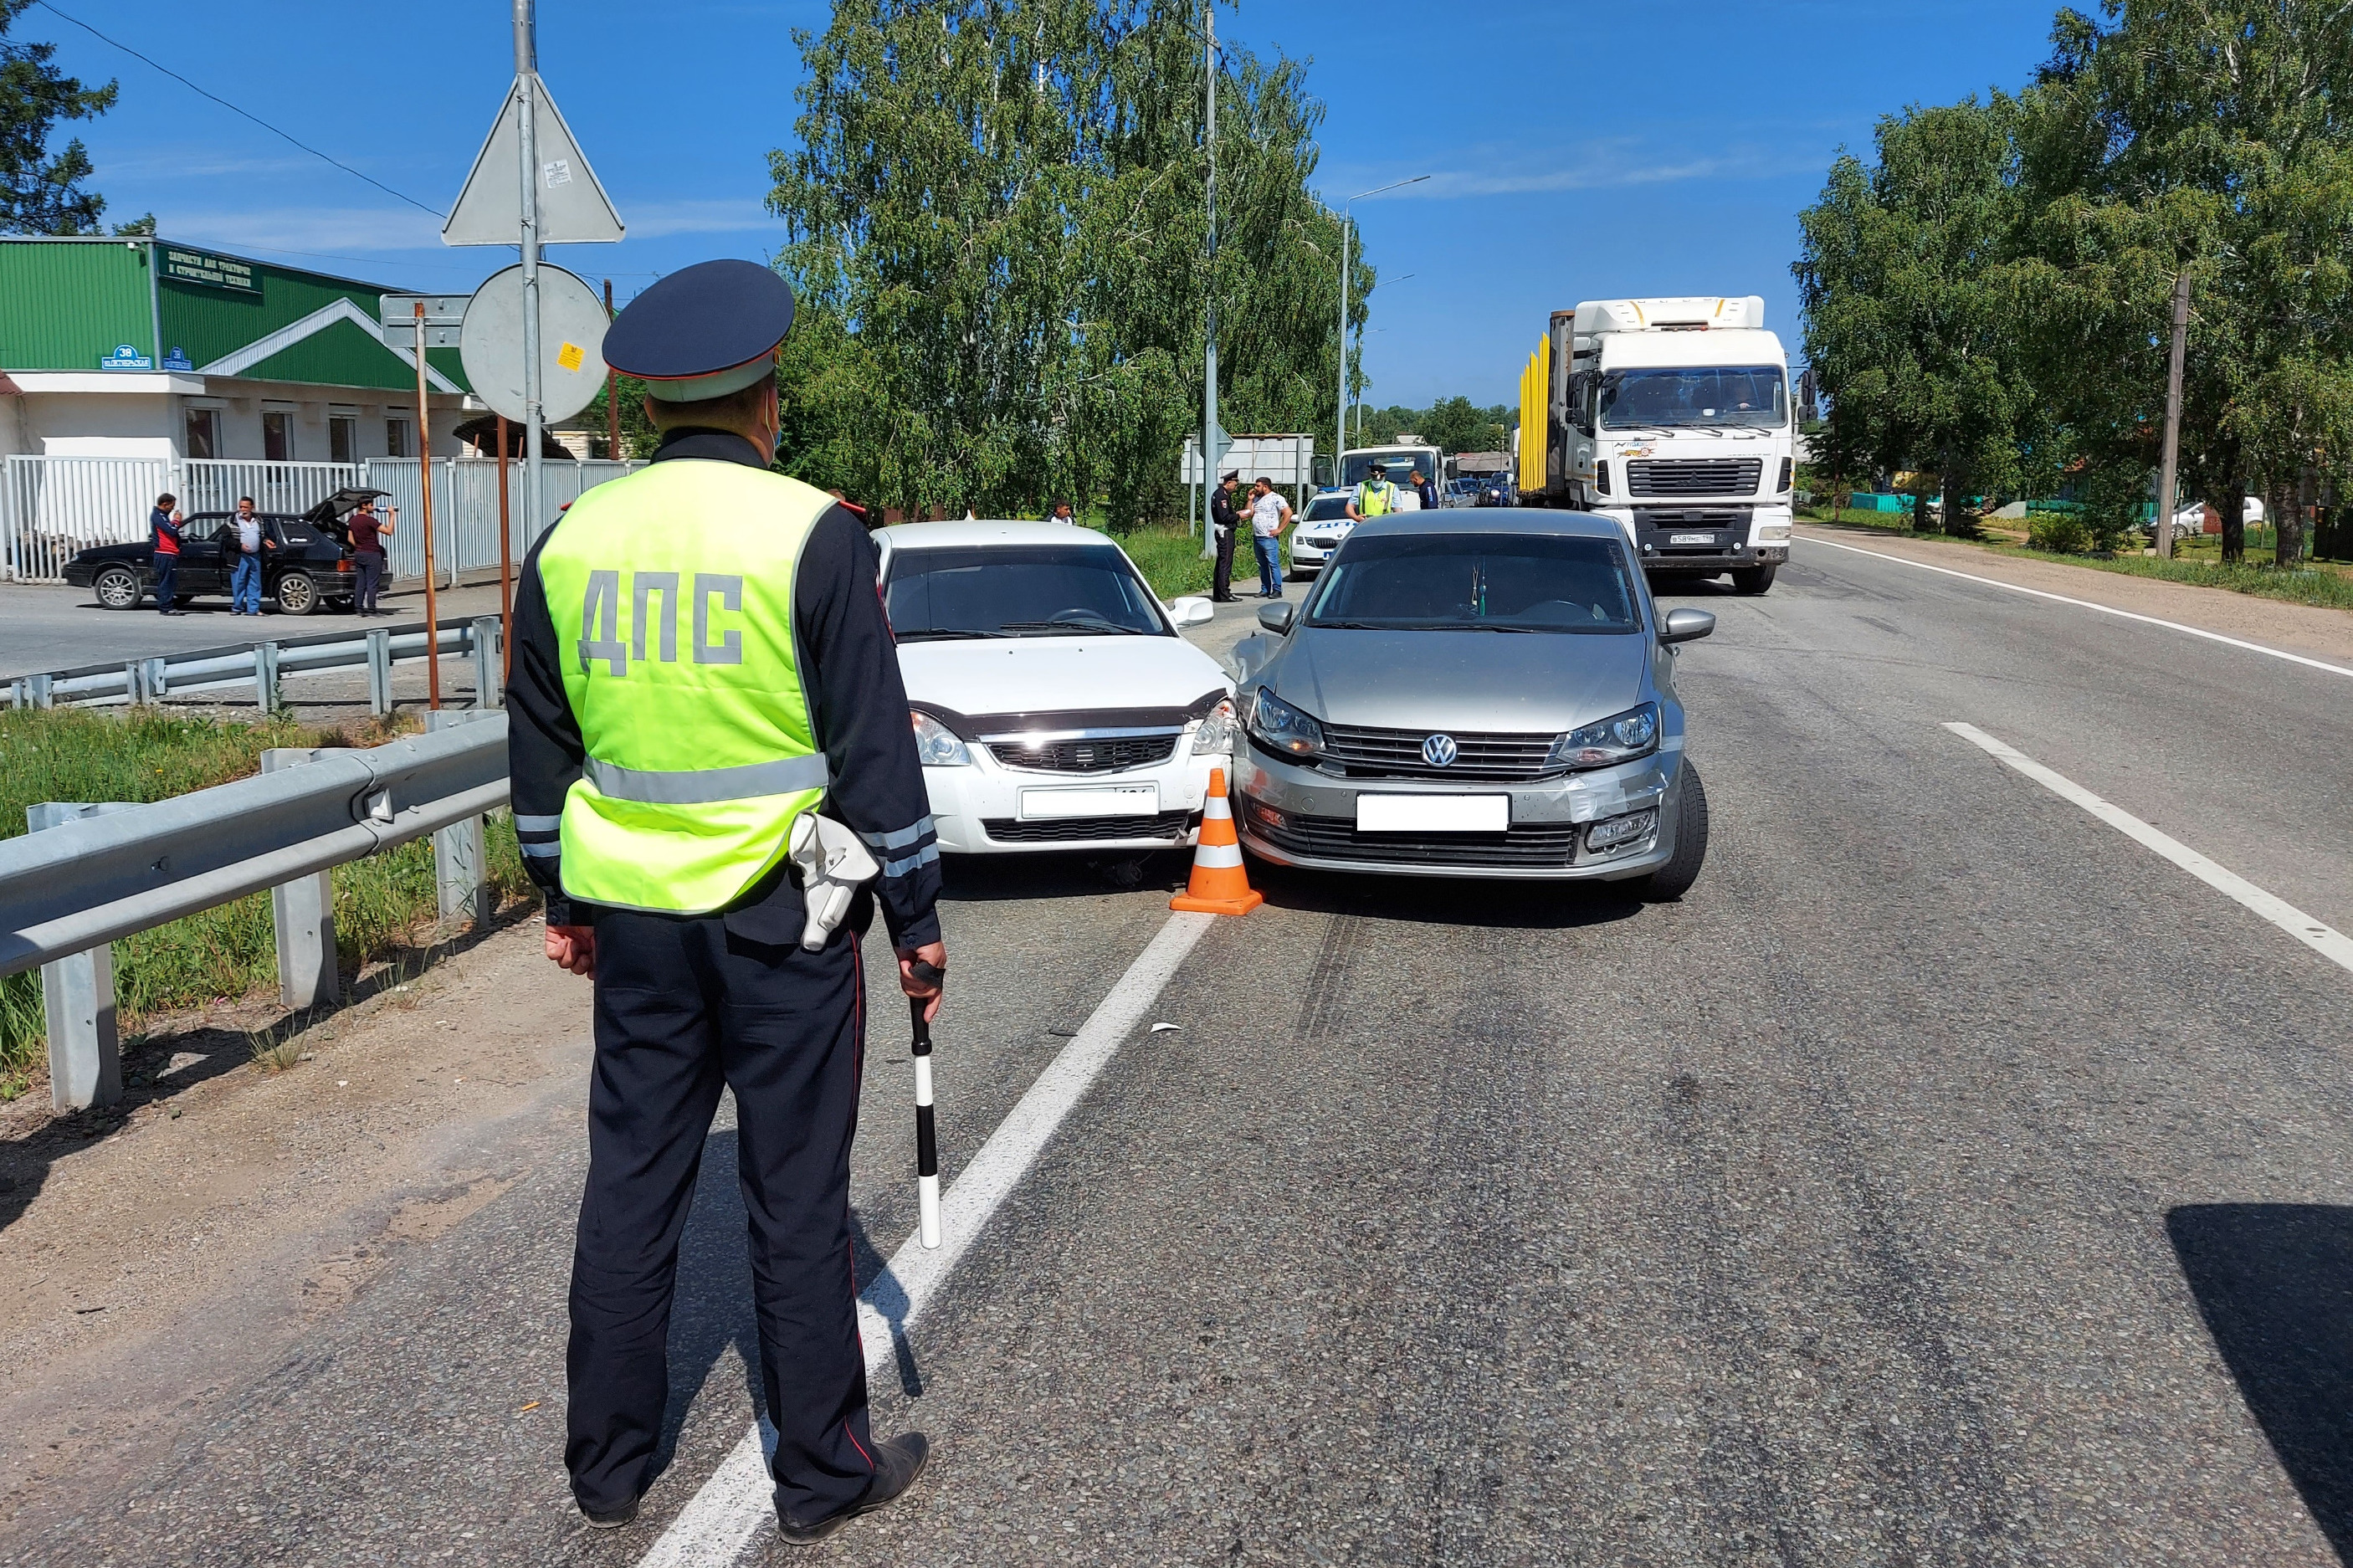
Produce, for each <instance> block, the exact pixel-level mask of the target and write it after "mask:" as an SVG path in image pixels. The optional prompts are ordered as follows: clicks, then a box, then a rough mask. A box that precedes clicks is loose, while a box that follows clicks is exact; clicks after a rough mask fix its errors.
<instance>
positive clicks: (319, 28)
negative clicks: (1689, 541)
mask: <svg viewBox="0 0 2353 1568" xmlns="http://www.w3.org/2000/svg"><path fill="white" fill-rule="evenodd" d="M58 5H60V6H62V7H63V9H64V10H65V11H66V12H68V13H69V14H71V15H74V16H79V17H81V18H82V19H83V20H85V21H87V22H89V23H90V24H91V25H92V26H97V27H99V28H100V29H101V30H103V31H105V32H107V33H109V34H111V35H113V36H114V37H120V38H121V39H123V41H125V42H127V43H130V44H132V46H133V47H137V48H139V49H141V50H142V51H143V52H145V53H147V54H149V55H152V56H153V57H155V58H157V59H159V60H162V61H164V63H166V64H168V65H170V66H171V67H173V68H174V69H176V70H178V71H180V72H181V73H182V74H184V75H185V76H188V77H190V78H193V79H195V80H197V81H200V82H202V83H204V84H205V85H206V87H207V88H209V89H212V90H214V91H216V92H218V93H219V94H220V95H221V96H223V97H224V98H227V99H228V100H231V101H233V102H236V103H237V104H240V105H241V106H243V107H245V108H247V109H249V110H253V111H254V112H255V113H257V114H259V115H260V116H261V117H262V118H263V119H265V120H269V121H272V122H274V123H277V124H279V125H282V126H284V127H286V128H287V129H288V130H290V131H292V132H294V133H295V134H297V135H299V136H301V138H302V139H303V140H305V141H307V142H311V143H312V144H313V145H315V146H318V147H320V148H322V149H323V150H324V151H326V152H328V153H332V154H334V155H335V156H336V157H338V158H340V159H342V160H343V162H345V163H351V164H352V165H353V166H354V167H356V168H359V169H362V170H364V171H365V172H366V173H367V174H369V175H370V176H372V177H373V178H375V179H377V180H380V181H382V182H383V183H384V184H387V185H390V186H392V187H394V188H395V189H396V190H399V191H402V192H405V193H406V194H408V195H412V196H415V197H417V199H418V200H420V201H423V202H426V203H427V204H429V205H432V206H434V207H442V208H445V207H446V206H447V205H448V204H449V203H450V202H451V201H452V200H454V199H455V197H456V195H457V192H458V188H459V185H460V184H462V183H463V182H464V179H465V176H466V171H467V169H468V168H469V166H470V164H471V163H472V160H473V157H474V153H475V152H476V150H477V149H478V148H479V147H480V142H481V139H482V136H483V134H484V132H486V131H487V130H488V129H489V127H490V121H491V116H492V114H493V112H494V111H495V110H496V109H497V108H498V105H499V102H500V99H501V94H502V93H503V92H504V90H505V88H506V84H507V82H508V79H509V78H510V77H511V75H512V54H511V49H510V45H509V36H508V28H507V16H508V6H507V5H505V4H503V3H502V0H464V3H462V4H461V3H459V0H410V3H409V4H406V5H402V6H399V7H396V8H392V9H375V8H361V9H357V10H352V9H344V8H330V7H326V6H322V5H317V4H316V3H315V0H311V3H297V0H240V3H239V4H237V5H228V6H220V5H213V6H191V5H185V3H184V0H58ZM2054 9H2055V5H2053V3H2052V0H1748V3H1746V4H1740V3H1737V0H1681V3H1680V4H1675V5H1648V6H1633V5H1623V4H1618V5H1604V4H1598V3H1588V0H1550V3H1546V0H1485V3H1484V4H1478V5H1460V4H1456V5H1430V4H1428V3H1427V0H1424V3H1421V4H1406V3H1405V0H1242V4H1241V5H1240V7H1239V8H1238V9H1229V10H1228V11H1226V12H1225V13H1223V14H1222V16H1221V19H1220V24H1219V26H1220V32H1221V33H1222V34H1223V35H1225V36H1227V37H1230V38H1234V39H1238V40H1240V42H1243V43H1246V44H1248V45H1249V46H1250V47H1252V48H1254V49H1257V50H1259V51H1260V52H1261V53H1271V52H1273V51H1274V50H1275V49H1278V48H1281V49H1283V50H1287V51H1288V52H1290V53H1291V54H1293V55H1296V56H1303V57H1308V58H1312V59H1313V61H1314V68H1313V71H1312V74H1311V77H1310V81H1311V83H1312V84H1313V86H1314V89H1315V90H1316V92H1317V93H1318V95H1319V96H1321V97H1322V98H1323V99H1324V102H1325V104H1326V105H1327V106H1328V110H1329V114H1328V118H1327V120H1326V121H1325V125H1324V137H1323V139H1322V145H1323V153H1324V157H1323V163H1322V168H1321V171H1320V173H1319V175H1318V178H1317V184H1318V186H1319V188H1320V190H1321V191H1322V192H1323V194H1324V195H1325V196H1326V197H1327V198H1330V199H1335V200H1337V199H1341V198H1345V197H1346V196H1348V195H1352V194H1354V193H1355V192H1357V191H1360V190H1365V189H1366V188H1368V187H1371V186H1374V185H1379V184H1386V183H1388V181H1390V180H1395V179H1401V178H1405V177H1407V176H1409V175H1413V174H1431V175H1432V176H1433V178H1432V179H1430V181H1429V182H1427V183H1426V184H1421V185H1418V186H1415V187H1413V188H1412V189H1411V190H1409V191H1405V192H1398V193H1395V194H1393V195H1388V196H1383V197H1379V198H1377V199H1374V200H1372V201H1368V202H1365V203H1361V204H1359V205H1358V206H1357V208H1356V213H1357V216H1358V218H1359V220H1360V223H1361V226H1362V230H1363V233H1364V236H1365V242H1366V246H1367V247H1368V252H1369V254H1370V256H1371V257H1372V259H1373V260H1374V262H1375V263H1376V264H1377V266H1378V267H1379V268H1380V269H1381V271H1382V272H1383V273H1384V274H1385V275H1386V276H1387V277H1388V278H1389V279H1397V280H1398V281H1395V282H1393V283H1392V284H1390V285H1389V286H1388V287H1387V288H1384V289H1377V290H1376V292H1375V295H1374V301H1373V314H1372V322H1371V325H1372V328H1373V331H1371V332H1370V334H1369V335H1368V336H1367V338H1366V366H1367V369H1368V371H1369V373H1370V374H1371V376H1372V378H1373V381H1374V385H1373V388H1372V390H1371V393H1370V396H1371V398H1372V399H1373V400H1374V401H1376V402H1378V403H1384V404H1387V403H1406V404H1412V405H1420V404H1424V403H1427V402H1428V401H1430V399H1431V398H1433V397H1437V396H1442V395H1448V394H1452V393H1458V392H1459V393H1461V394H1464V395H1468V396H1470V397H1472V398H1473V399H1475V400H1477V401H1479V402H1482V403H1490V402H1504V401H1506V400H1508V399H1509V398H1510V396H1511V395H1512V389H1513V387H1514V384H1515V381H1516V378H1517V376H1518V374H1519V367H1520V364H1521V363H1522V362H1523V361H1524V360H1525V357H1526V355H1527V353H1528V350H1529V349H1530V348H1531V347H1532V346H1533V344H1534V342H1535V339H1536V337H1537V335H1538V334H1539V333H1540V332H1541V331H1543V328H1544V323H1545V321H1546V316H1547V314H1548V313H1549V312H1550V311H1551V310H1554V309H1556V308H1558V307H1562V306H1566V305H1569V304H1573V303H1575V302H1576V301H1577V300H1580V299H1593V298H1609V297H1613V296H1619V295H1627V294H1682V293H1694V294H1719V293H1721V294H1751V293H1754V294H1762V295H1763V296H1764V297H1765V299H1766V301H1767V307H1766V308H1767V324H1768V325H1771V326H1773V327H1775V328H1777V329H1778V330H1780V331H1782V332H1783V333H1784V335H1785V339H1786V340H1787V341H1788V342H1790V344H1791V346H1792V349H1793V351H1794V348H1795V344H1796V338H1797V333H1796V327H1797V300H1796V294H1795V290H1794V288H1793V286H1792V284H1791V282H1790V279H1789V270H1788V268H1789V263H1790V261H1791V260H1792V259H1793V258H1794V257H1795V255H1796V252H1797V244H1798V233H1797V223H1796V217H1795V215H1796V213H1797V211H1798V209H1799V208H1800V207H1801V206H1803V205H1806V203H1807V202H1809V201H1810V200H1811V199H1812V197H1813V195H1815V194H1816V193H1817V192H1818V191H1819V190H1820V187H1821V180H1822V173H1823V170H1824V169H1825V168H1826V167H1827V166H1828V164H1829V162H1830V160H1831V157H1832V156H1833V154H1834V153H1835V152H1836V150H1837V149H1838V148H1839V147H1840V146H1841V144H1844V145H1848V146H1852V147H1855V148H1858V149H1860V148H1863V147H1866V146H1867V145H1868V143H1869V140H1870V135H1871V127H1872V124H1873V121H1875V120H1876V119H1877V118H1878V117H1879V116H1880V115H1882V114H1884V113H1888V112H1891V111H1894V110H1899V109H1901V108H1903V107H1904V106H1905V104H1907V103H1936V102H1945V101H1949V100H1954V99H1957V98H1959V97H1961V96H1962V95H1964V94H1966V93H1968V92H1972V91H1978V92H1982V91H1983V90H1984V89H1986V88H1987V87H1989V86H2000V87H2004V88H2012V89H2014V88H2016V87H2018V86H2020V85H2021V84H2022V83H2023V82H2024V81H2025V80H2026V79H2027V76H2028V74H2029V73H2030V72H2031V70H2032V68H2034V66H2035V65H2036V63H2037V62H2039V61H2040V60H2041V59H2042V58H2043V56H2044V54H2045V52H2046V38H2047V37H2048V33H2049V29H2050V23H2051V17H2052V12H2053V10H2054ZM828 12H829V5H827V4H825V3H824V0H780V3H776V4H759V3H754V0H665V3H664V4H662V5H656V6H646V5H619V4H614V3H609V0H540V70H541V74H542V76H543V77H544V78H545V79H546V80H547V82H548V84H549V86H550V88H551V89H552V90H553V91H554V94H555V98H556V101H557V103H558V104H559V105H560V106H561V107H562V109H563V110H564V113H565V119H566V120H567V121H569V122H570V123H571V125H572V128H573V130H574V132H575V133H576V134H577V136H578V137H579V139H580V142H581V143H582V145H583V147H584V148H585V149H586V153H587V156H588V158H589V160H590V162H591V163H593V164H594V165H595V168H596V173H597V174H598V176H599V177H600V178H601V179H602V180H603V182H604V184H605V186H606V188H607V191H609V192H610V193H611V195H612V196H613V199H614V202H615V204H616V205H617V206H618V207H619V208H620V211H621V216H622V217H623V219H624V220H625V221H626V222H627V223H628V227H629V238H628V239H627V240H626V241H624V242H623V243H621V244H619V245H617V246H575V247H565V248H559V249H558V250H556V251H554V253H553V256H554V259H555V260H557V261H558V262H560V263H562V264H564V265H565V266H568V267H570V268H573V269H574V270H575V271H577V272H579V273H581V274H582V275H583V276H585V277H586V278H588V279H590V280H591V281H592V282H597V281H600V280H601V279H605V278H607V277H610V278H611V279H613V280H614V288H615V291H616V293H617V295H619V296H620V297H621V298H624V299H626V298H627V297H628V295H630V294H631V293H633V292H635V291H636V290H637V289H640V288H642V287H644V286H645V285H646V284H647V283H649V282H650V281H651V280H652V279H654V278H655V277H657V276H659V274H660V273H662V272H664V271H668V270H671V269H674V268H679V267H681V266H684V265H687V264H688V263H690V262H693V261H698V260H702V259H704V258H709V257H713V256H742V257H749V258H755V259H758V258H766V257H767V256H768V255H769V254H770V253H771V252H772V251H773V250H775V248H776V247H777V246H778V245H779V244H781V242H782V233H781V228H780V226H778V225H777V224H776V221H775V220H774V219H773V218H771V217H769V216H767V215H766V213H765V211H764V210H763V208H762V205H761V202H762V198H763V197H764V196H765V194H766V192H767V188H768V179H767V159H766V154H767V153H768V151H769V149H771V148H773V147H776V146H780V145H783V144H786V142H788V141H789V140H790V138H791V136H792V127H793V120H794V117H795V113H796V110H797V105H796V104H795V102H794V100H793V97H792V89H793V87H794V84H795V83H796V82H797V80H798V79H799V75H800V62H799V56H798V52H797V50H796V49H795V47H793V42H792V37H791V30H792V29H793V28H794V27H796V26H804V27H822V26H824V23H825V19H826V16H827V15H828ZM330 18H334V20H332V21H331V20H330ZM16 36H17V37H24V38H35V39H39V38H47V39H50V40H53V41H55V42H56V43H57V44H58V46H59V48H58V58H59V63H60V64H61V65H63V66H64V67H65V68H67V69H69V70H70V71H72V72H74V73H75V74H77V75H79V76H81V77H83V78H84V79H96V80H100V81H102V80H105V79H108V78H110V77H112V78H117V79H120V80H121V84H122V98H121V103H120V104H119V105H118V106H117V108H116V109H115V110H114V111H113V112H112V113H111V114H109V115H108V116H107V117H106V118H105V119H103V120H101V121H97V122H95V123H86V124H83V125H81V126H79V127H76V128H75V130H76V132H78V133H79V135H80V136H81V137H82V139H83V141H84V142H86V143H87V144H88V145H89V147H90V153H91V156H92V158H93V159H94V160H95V161H96V163H97V164H98V174H97V177H96V179H95V181H94V182H93V184H95V185H96V187H97V188H98V189H99V190H100V191H101V192H102V193H103V194H104V195H106V197H107V199H108V203H109V216H110V217H117V218H120V217H130V216H136V215H138V214H140V213H142V212H146V211H150V210H153V212H155V213H156V214H157V216H159V218H160V219H161V220H162V224H163V232H164V235H165V236H166V237H170V238H176V239H183V240H187V241H191V242H195V243H200V244H208V245H215V246H218V247H223V248H227V249H242V250H246V251H249V252H250V253H252V254H254V255H257V256H262V257H266V258H283V259H287V260H290V261H292V262H295V263H296V264H298V265H305V266H315V267H317V268H320V269H321V270H324V271H334V272H342V273H344V274H346V275H349V276H353V277H359V278H364V279H372V280H376V281H382V282H386V283H391V284H395V285H404V286H408V287H414V288H417V289H431V290H437V291H438V290H448V291H452V292H456V291H461V290H463V289H469V288H470V287H471V286H472V285H473V284H474V283H475V282H476V281H478V280H479V279H481V278H482V277H484V276H486V275H488V274H489V273H491V272H492V271H495V270H497V269H498V268H500V267H501V266H503V265H506V264H507V262H508V261H509V260H510V259H511V258H512V253H508V252H501V251H499V250H495V249H487V248H484V249H464V250H451V249H448V248H445V247H442V245H441V244H440V243H439V240H438V231H439V223H438V220H437V219H435V218H432V217H429V216H427V215H426V214H424V213H422V212H419V211H417V209H416V208H414V207H409V206H404V205H401V204H400V203H398V202H396V201H395V200H394V199H393V198H391V197H389V196H386V195H383V194H382V193H381V192H379V191H377V190H375V189H374V188H373V187H371V186H369V185H368V184H364V183H363V182H361V181H359V180H356V179H353V177H352V176H350V175H348V174H343V173H341V172H339V171H337V170H335V169H332V168H330V167H328V166H327V165H326V164H324V163H319V162H318V161H316V160H315V159H311V158H309V157H306V156H304V155H303V154H302V153H298V152H297V151H296V150H295V149H294V148H292V147H290V146H289V145H287V144H286V143H285V142H281V141H279V140H277V139H276V138H274V137H272V136H271V135H269V132H265V131H263V130H261V129H260V128H259V127H258V126H255V125H253V124H252V123H250V122H249V121H244V120H240V119H238V118H237V117H236V116H235V115H232V114H230V113H229V112H228V111H227V110H223V109H221V108H219V107H218V106H216V105H215V104H212V103H208V102H206V100H203V99H201V98H199V97H197V96H196V95H195V94H194V93H192V92H190V91H189V90H188V89H186V88H185V87H183V86H181V85H180V84H179V83H177V82H174V81H173V80H171V79H169V78H166V77H164V76H160V75H158V74H157V73H156V72H154V71H153V70H152V69H150V68H148V67H146V66H145V65H142V64H141V63H140V62H139V61H137V60H134V59H132V58H129V57H127V56H125V55H122V54H121V53H119V52H117V51H116V50H113V49H111V48H109V47H106V46H105V45H103V44H101V43H100V42H99V41H98V40H96V39H95V38H92V37H90V35H89V34H87V33H84V32H82V31H80V30H79V29H78V28H76V27H74V26H70V25H69V24H67V23H65V22H62V21H59V20H58V17H57V16H55V15H54V14H52V13H50V12H48V11H47V10H45V9H43V8H41V7H40V6H35V7H34V8H32V9H30V10H28V11H27V12H26V14H25V15H24V16H22V17H21V18H20V19H19V21H18V23H17V25H16ZM410 39H416V40H419V43H418V45H417V47H413V48H412V47H410V45H409V44H408V42H407V40H410ZM297 253H308V254H307V255H305V254H297ZM1408 274H1410V275H1411V276H1410V277H1408V276H1407V275H1408Z"/></svg>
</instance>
